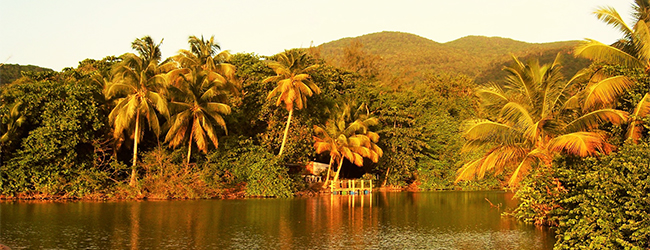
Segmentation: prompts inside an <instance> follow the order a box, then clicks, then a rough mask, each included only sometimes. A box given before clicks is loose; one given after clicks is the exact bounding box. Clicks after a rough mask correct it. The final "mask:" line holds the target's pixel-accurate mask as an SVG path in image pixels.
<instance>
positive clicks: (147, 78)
mask: <svg viewBox="0 0 650 250" xmlns="http://www.w3.org/2000/svg"><path fill="white" fill-rule="evenodd" d="M131 47H132V48H133V49H134V50H136V51H138V54H139V55H135V54H133V53H127V54H124V55H122V56H121V57H122V62H120V63H118V64H117V65H116V67H115V69H114V74H113V80H112V81H111V82H110V83H108V84H107V86H106V91H105V94H106V97H107V99H109V100H110V99H111V98H115V103H116V105H115V108H113V110H112V111H111V113H110V114H109V122H110V124H111V125H112V126H113V127H114V130H113V137H114V138H115V139H116V140H117V141H118V146H119V145H121V141H123V140H124V139H125V138H126V134H127V133H128V134H130V136H129V137H130V138H131V139H133V165H132V167H131V180H130V182H129V184H130V185H131V186H134V185H135V180H136V164H137V160H138V141H139V140H140V139H141V138H142V134H143V133H142V132H143V127H144V125H145V124H144V120H146V121H147V122H148V125H149V129H151V130H153V131H154V133H155V134H156V136H158V135H160V125H159V123H158V116H157V114H156V111H158V112H160V113H161V114H162V115H164V116H168V113H167V102H166V101H165V98H163V97H162V96H161V95H160V94H158V93H157V92H155V90H156V89H157V86H158V85H159V82H161V80H162V79H160V78H159V75H158V74H159V73H160V72H159V69H158V62H159V60H160V56H161V53H160V44H154V42H153V40H152V39H151V37H149V36H145V37H143V38H140V39H136V40H135V41H134V42H133V43H132V46H131Z"/></svg>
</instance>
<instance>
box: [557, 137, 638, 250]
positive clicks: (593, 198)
mask: <svg viewBox="0 0 650 250" xmlns="http://www.w3.org/2000/svg"><path fill="white" fill-rule="evenodd" d="M559 164H561V165H562V167H563V168H566V169H568V170H572V171H567V173H566V174H567V175H568V176H569V178H566V177H565V178H563V179H565V180H564V182H563V185H564V186H565V187H566V188H567V189H568V190H569V192H568V193H567V194H566V195H565V196H564V197H562V199H561V200H560V203H559V204H560V205H561V206H562V207H563V208H564V209H563V210H561V211H560V212H559V213H558V219H559V221H560V223H559V226H558V233H559V234H560V237H558V242H557V243H556V248H557V249H570V248H582V249H585V248H588V249H647V248H649V247H650V199H649V198H648V197H650V144H648V143H640V144H638V145H625V146H623V148H621V149H620V150H619V151H618V152H616V153H614V154H611V155H609V156H604V157H602V158H600V159H597V158H587V159H584V160H583V161H578V162H576V163H572V162H570V161H565V162H560V163H559Z"/></svg>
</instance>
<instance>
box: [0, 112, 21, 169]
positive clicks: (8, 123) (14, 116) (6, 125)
mask: <svg viewBox="0 0 650 250" xmlns="http://www.w3.org/2000/svg"><path fill="white" fill-rule="evenodd" d="M5 105H7V104H2V106H5ZM22 105H23V103H22V102H20V101H17V102H15V103H13V104H11V105H8V106H7V109H8V110H7V111H8V113H6V114H3V115H2V116H0V118H2V119H0V165H2V153H3V148H4V146H5V144H7V143H9V142H10V141H11V140H12V139H14V137H15V136H16V133H17V132H18V128H19V127H21V126H22V125H23V124H24V123H25V121H26V120H27V116H26V115H25V113H24V111H22V110H21V106H22Z"/></svg>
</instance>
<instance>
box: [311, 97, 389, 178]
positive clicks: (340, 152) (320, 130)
mask: <svg viewBox="0 0 650 250" xmlns="http://www.w3.org/2000/svg"><path fill="white" fill-rule="evenodd" d="M337 107H338V106H337ZM363 108H365V105H361V106H360V107H359V109H358V110H357V111H359V110H361V109H363ZM351 117H356V119H355V120H354V121H352V122H351ZM377 123H378V120H377V118H374V117H370V116H369V114H368V113H366V114H359V112H357V113H356V114H352V113H351V108H350V106H349V105H343V106H342V107H341V108H339V109H338V112H337V113H335V114H334V115H333V116H332V117H331V118H330V120H328V121H327V123H326V124H325V126H324V127H319V126H314V134H315V135H314V140H315V141H316V142H315V143H314V148H315V149H316V153H318V154H321V153H324V152H328V151H329V154H330V164H329V166H328V168H327V178H326V179H325V183H324V184H323V186H324V187H325V186H327V183H328V181H329V177H330V169H331V168H332V164H333V163H334V162H335V161H338V169H337V170H336V174H335V175H334V180H333V181H334V182H336V181H337V180H338V177H339V173H340V172H341V167H342V166H343V159H345V158H347V159H348V160H349V161H350V162H352V163H354V164H355V165H357V166H360V167H361V166H363V158H364V157H366V158H369V159H370V160H372V161H373V162H377V161H379V157H381V156H382V155H383V151H382V149H381V148H380V147H379V146H377V144H376V143H377V141H378V140H379V135H378V134H377V133H375V132H372V131H370V130H369V129H368V127H369V126H372V125H376V124H377Z"/></svg>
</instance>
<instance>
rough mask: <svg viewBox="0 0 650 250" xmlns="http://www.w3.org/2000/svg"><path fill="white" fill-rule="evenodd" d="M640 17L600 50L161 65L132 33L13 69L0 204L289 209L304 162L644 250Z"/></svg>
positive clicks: (359, 46) (351, 51)
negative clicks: (459, 192)
mask: <svg viewBox="0 0 650 250" xmlns="http://www.w3.org/2000/svg"><path fill="white" fill-rule="evenodd" d="M634 6H635V9H634V10H635V13H633V15H634V17H635V20H634V21H635V23H634V25H627V24H625V23H624V22H623V21H622V20H621V19H620V16H619V15H618V13H617V12H616V11H615V10H614V9H611V8H600V9H598V10H597V11H596V12H595V14H596V16H597V17H598V18H599V19H600V20H603V21H605V22H606V23H607V24H609V25H612V26H613V27H615V28H617V29H619V30H621V32H622V34H623V37H622V39H621V40H619V42H617V43H615V44H612V45H606V44H602V43H600V42H598V41H594V40H586V41H583V42H558V43H551V44H527V43H522V42H517V41H513V40H510V39H503V38H486V37H465V38H461V39H458V40H456V41H452V42H448V43H444V44H440V43H435V42H433V41H430V40H427V39H424V38H421V37H418V36H415V35H410V34H406V33H399V32H382V33H377V34H370V35H365V36H361V37H359V38H356V39H348V38H346V39H342V40H339V41H334V42H331V43H328V44H324V45H321V46H319V47H311V48H308V49H292V50H287V51H284V52H282V53H279V54H277V55H272V56H261V55H257V54H253V53H250V54H241V53H240V54H233V55H231V54H229V53H228V52H227V51H222V50H221V48H220V47H219V45H218V44H216V43H215V42H214V37H212V38H210V39H205V38H204V37H200V38H199V37H195V36H191V37H190V38H189V39H188V44H189V49H188V50H181V51H179V53H178V54H177V55H174V56H172V57H170V58H166V59H164V60H163V58H160V55H161V53H160V49H159V46H160V44H159V43H158V44H156V43H155V42H154V41H153V39H152V38H151V37H148V36H145V37H143V38H141V39H137V40H136V41H134V42H133V43H132V48H133V49H134V53H125V54H123V55H121V56H107V57H106V58H103V59H101V60H95V59H86V60H84V61H82V62H80V63H79V66H78V67H76V68H66V69H64V70H62V71H61V72H54V71H38V72H37V71H30V70H29V69H27V71H23V72H22V73H21V77H20V78H18V79H16V80H15V81H12V82H11V83H6V84H3V85H2V87H1V89H0V100H1V106H0V118H1V125H2V126H1V127H0V129H1V130H0V132H1V137H0V160H1V161H2V162H1V164H0V197H1V198H44V199H48V198H83V199H124V198H126V199H142V198H147V199H170V198H178V199H187V198H190V199H193V198H212V197H291V196H293V195H295V194H296V193H308V192H319V191H320V188H321V187H322V186H324V185H323V183H316V184H312V183H307V182H305V181H304V180H303V178H302V175H304V174H308V173H310V172H309V169H307V168H306V167H305V166H307V165H308V163H309V162H310V161H317V162H323V163H329V168H330V169H328V171H323V172H321V173H316V174H319V175H322V176H323V177H326V178H323V179H324V180H325V179H326V180H330V179H331V178H333V179H337V178H339V174H340V178H369V179H374V180H375V181H376V183H378V185H379V186H382V187H389V188H398V189H403V188H408V189H410V190H442V189H486V188H511V189H513V190H515V191H517V194H516V197H517V198H518V199H519V201H520V205H519V207H518V208H517V209H516V210H515V211H512V212H510V213H509V214H510V215H512V216H514V217H516V218H518V219H520V220H522V221H524V222H528V223H533V224H535V225H540V226H550V227H553V228H554V229H555V230H556V233H557V239H558V241H557V243H556V245H555V248H556V249H649V248H650V216H648V215H649V214H650V203H648V202H649V201H650V175H649V174H650V160H649V159H650V157H649V156H650V155H649V154H650V144H649V141H648V140H649V139H648V138H649V137H648V131H650V126H649V125H648V124H650V123H649V122H650V117H649V115H650V93H649V89H650V77H649V75H648V69H649V68H650V66H649V65H650V63H649V62H650V60H649V59H650V58H649V57H650V46H648V44H650V36H648V34H650V32H648V29H649V28H648V27H649V26H648V23H650V18H649V17H650V1H647V0H636V1H635V2H634ZM507 54H511V55H507ZM574 55H575V56H576V57H574ZM467 65H472V66H471V67H468V66H467ZM9 66H10V65H3V66H2V67H9ZM11 67H13V68H15V67H14V66H11ZM497 69H498V70H497ZM21 70H23V69H21ZM14 71H15V70H14ZM2 72H6V71H5V70H4V69H3V71H2ZM12 72H13V71H12ZM325 175H327V176H325ZM325 184H326V183H325Z"/></svg>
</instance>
